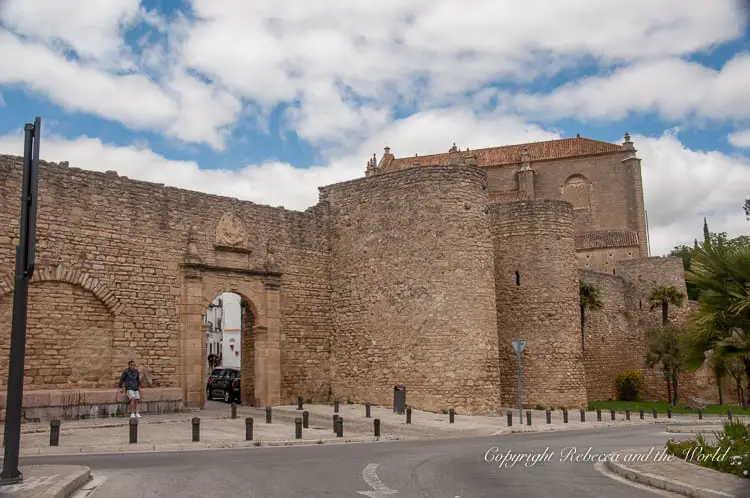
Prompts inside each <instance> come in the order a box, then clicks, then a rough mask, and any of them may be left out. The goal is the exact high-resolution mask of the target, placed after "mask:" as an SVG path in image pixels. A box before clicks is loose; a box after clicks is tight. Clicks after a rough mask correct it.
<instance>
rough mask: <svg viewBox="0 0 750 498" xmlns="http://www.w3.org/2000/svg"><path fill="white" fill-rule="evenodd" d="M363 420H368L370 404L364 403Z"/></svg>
mask: <svg viewBox="0 0 750 498" xmlns="http://www.w3.org/2000/svg"><path fill="white" fill-rule="evenodd" d="M365 418H370V403H365Z"/></svg>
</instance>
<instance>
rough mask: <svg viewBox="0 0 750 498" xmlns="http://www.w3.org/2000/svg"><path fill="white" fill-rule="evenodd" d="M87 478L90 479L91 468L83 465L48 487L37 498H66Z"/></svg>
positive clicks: (84, 482)
mask: <svg viewBox="0 0 750 498" xmlns="http://www.w3.org/2000/svg"><path fill="white" fill-rule="evenodd" d="M89 480H91V469H90V468H88V467H83V468H81V469H79V470H78V471H77V472H75V473H73V474H71V475H69V476H66V478H65V479H61V480H60V482H58V483H56V484H55V485H54V486H52V487H51V488H49V489H48V490H47V492H46V493H44V494H43V495H42V496H41V497H39V498H68V497H69V496H70V495H72V494H73V493H75V492H76V491H77V490H78V489H79V488H80V487H81V486H83V485H84V484H86V483H87V482H89Z"/></svg>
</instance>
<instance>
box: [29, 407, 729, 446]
mask: <svg viewBox="0 0 750 498" xmlns="http://www.w3.org/2000/svg"><path fill="white" fill-rule="evenodd" d="M217 408H218V409H217ZM296 408H297V407H296V406H294V405H293V406H278V407H273V409H272V423H270V424H267V423H266V422H265V421H266V414H265V409H262V408H254V407H244V406H238V407H237V418H236V419H232V418H231V406H230V405H218V406H217V405H213V406H212V407H211V409H208V410H204V411H200V412H186V413H171V414H160V415H148V414H146V415H144V416H143V418H141V419H138V438H137V443H133V444H131V443H130V442H129V433H130V425H129V421H130V419H128V418H103V419H87V420H75V421H63V422H62V424H61V426H60V437H59V445H58V446H50V426H49V423H28V424H24V425H23V426H22V431H23V433H22V436H21V455H22V456H34V455H62V454H71V453H89V454H91V453H119V452H130V451H137V452H143V451H186V450H197V449H214V448H241V447H254V446H289V445H300V444H308V445H309V444H333V443H349V442H374V441H378V440H380V441H386V440H395V439H435V438H453V437H465V436H494V435H502V434H510V433H516V432H542V431H561V430H585V429H592V428H600V427H611V426H623V425H631V426H632V425H644V424H654V423H656V424H670V425H677V426H679V425H681V424H687V423H692V424H695V423H696V422H697V420H696V417H690V416H683V417H678V416H675V417H673V418H672V419H667V418H666V417H664V418H659V419H656V420H654V419H653V418H644V420H640V419H639V418H638V416H637V414H636V416H635V417H631V420H630V421H626V420H625V416H624V414H617V415H616V420H615V421H611V420H610V417H609V413H607V414H606V417H605V414H604V413H602V422H597V421H596V412H587V413H586V418H585V421H584V422H581V418H580V413H579V412H570V413H569V414H568V423H567V424H566V423H563V420H562V414H561V413H560V412H553V413H552V418H551V423H550V424H547V423H546V417H545V412H544V411H538V410H532V411H531V413H532V425H530V426H529V425H526V412H525V411H524V420H523V425H521V424H519V421H518V412H517V411H516V412H513V420H512V425H511V426H510V427H509V426H508V423H507V418H506V417H483V416H465V415H463V416H462V415H460V414H457V415H456V416H455V423H453V424H451V423H449V416H448V414H436V413H430V412H424V411H420V410H413V411H412V415H411V422H412V423H411V424H406V416H405V415H399V414H396V413H394V412H393V410H392V408H390V407H376V406H372V407H371V417H370V418H366V417H365V407H364V406H363V405H348V404H342V405H340V407H339V413H338V415H339V416H341V417H342V418H343V420H344V424H343V425H344V434H343V437H342V438H338V437H336V435H335V434H334V432H333V415H334V407H333V406H332V405H305V406H304V409H305V410H306V411H307V412H308V414H309V428H306V429H303V431H302V438H301V439H299V440H298V439H296V438H295V425H294V421H295V419H296V418H301V417H302V410H297V409H296ZM193 417H198V418H200V440H199V441H197V442H193V441H192V423H191V420H192V419H193ZM247 417H252V418H253V421H254V424H253V438H252V440H246V438H245V430H246V427H245V419H246V418H247ZM715 418H716V420H715V421H713V420H711V419H710V418H709V417H704V420H702V421H701V424H703V425H707V424H712V422H715V423H716V424H718V423H720V421H721V417H715ZM375 419H379V420H380V438H376V437H375V434H374V420H375Z"/></svg>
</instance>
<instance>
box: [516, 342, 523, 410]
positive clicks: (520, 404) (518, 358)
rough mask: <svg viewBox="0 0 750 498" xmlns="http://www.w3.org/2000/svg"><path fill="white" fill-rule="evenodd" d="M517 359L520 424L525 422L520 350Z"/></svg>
mask: <svg viewBox="0 0 750 498" xmlns="http://www.w3.org/2000/svg"><path fill="white" fill-rule="evenodd" d="M516 359H517V360H518V361H517V363H518V420H519V422H518V423H519V424H520V423H521V421H522V420H523V389H522V387H523V386H522V384H521V378H522V377H521V351H520V349H519V351H518V352H516Z"/></svg>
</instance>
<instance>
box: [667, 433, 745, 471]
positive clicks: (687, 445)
mask: <svg viewBox="0 0 750 498" xmlns="http://www.w3.org/2000/svg"><path fill="white" fill-rule="evenodd" d="M714 435H715V436H716V442H715V443H713V444H709V443H708V442H707V441H706V440H705V438H704V437H703V436H702V435H700V434H699V435H698V436H697V437H696V438H695V439H691V440H688V441H679V442H678V441H674V440H672V439H671V438H670V440H669V441H667V444H666V450H667V454H670V455H674V456H676V457H677V458H681V459H683V460H685V461H686V462H690V463H694V464H697V465H700V466H701V467H706V468H709V469H713V470H718V471H719V472H726V473H728V474H734V475H736V476H740V477H745V478H747V477H750V442H748V435H747V426H746V425H745V422H744V421H743V420H742V419H734V420H732V421H731V422H728V421H727V422H725V423H724V430H723V431H718V432H715V433H714Z"/></svg>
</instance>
